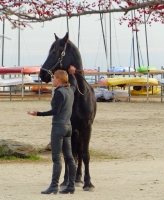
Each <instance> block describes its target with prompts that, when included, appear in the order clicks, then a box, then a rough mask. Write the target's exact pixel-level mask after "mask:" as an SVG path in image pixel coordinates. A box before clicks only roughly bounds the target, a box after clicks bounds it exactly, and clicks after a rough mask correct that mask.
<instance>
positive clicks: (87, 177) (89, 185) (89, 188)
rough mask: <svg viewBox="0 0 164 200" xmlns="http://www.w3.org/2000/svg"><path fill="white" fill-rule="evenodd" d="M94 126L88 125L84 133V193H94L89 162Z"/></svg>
mask: <svg viewBox="0 0 164 200" xmlns="http://www.w3.org/2000/svg"><path fill="white" fill-rule="evenodd" d="M91 126H92V125H88V127H87V129H85V133H83V136H84V137H83V141H82V142H83V150H82V151H83V153H82V156H83V162H84V167H85V171H84V186H83V189H84V191H92V190H93V189H94V185H93V184H92V183H91V177H90V172H89V161H90V155H89V141H90V137H91V130H92V127H91Z"/></svg>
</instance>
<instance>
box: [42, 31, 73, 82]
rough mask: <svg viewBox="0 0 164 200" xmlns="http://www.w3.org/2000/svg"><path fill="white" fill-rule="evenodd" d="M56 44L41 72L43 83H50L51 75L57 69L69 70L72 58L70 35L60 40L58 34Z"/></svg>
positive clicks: (52, 47)
mask: <svg viewBox="0 0 164 200" xmlns="http://www.w3.org/2000/svg"><path fill="white" fill-rule="evenodd" d="M54 35H55V42H54V43H53V44H52V46H51V48H50V50H49V55H48V57H47V59H46V61H45V62H44V64H43V66H42V68H41V70H40V78H41V80H42V81H43V82H46V83H48V82H50V81H51V75H52V74H53V73H54V71H56V70H57V69H63V70H67V69H68V68H69V66H70V65H71V64H73V63H72V62H71V60H72V57H71V54H70V51H69V48H70V47H69V46H70V45H69V38H68V33H66V35H65V36H64V38H62V39H59V38H58V37H57V36H56V34H54Z"/></svg>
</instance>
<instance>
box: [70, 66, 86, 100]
mask: <svg viewBox="0 0 164 200" xmlns="http://www.w3.org/2000/svg"><path fill="white" fill-rule="evenodd" d="M80 72H84V70H78V69H76V71H75V73H76V74H78V75H79V76H81V78H82V79H83V80H84V81H85V83H86V84H87V85H89V83H88V82H87V81H86V80H85V78H84V77H83V76H82V75H81V74H80ZM70 74H72V76H73V78H74V79H75V81H76V85H77V90H78V92H79V93H80V94H81V95H84V94H83V93H82V92H81V91H80V89H79V86H78V82H77V79H76V77H75V75H74V74H73V73H70ZM88 94H89V92H88ZM88 94H87V96H88Z"/></svg>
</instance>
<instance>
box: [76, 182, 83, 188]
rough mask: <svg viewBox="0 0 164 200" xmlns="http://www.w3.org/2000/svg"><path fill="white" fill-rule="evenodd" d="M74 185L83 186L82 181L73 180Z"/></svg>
mask: <svg viewBox="0 0 164 200" xmlns="http://www.w3.org/2000/svg"><path fill="white" fill-rule="evenodd" d="M75 186H76V187H82V186H83V181H75Z"/></svg>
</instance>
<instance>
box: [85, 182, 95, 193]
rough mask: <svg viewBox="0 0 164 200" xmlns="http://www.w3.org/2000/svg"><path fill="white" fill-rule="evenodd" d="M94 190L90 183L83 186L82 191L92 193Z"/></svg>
mask: <svg viewBox="0 0 164 200" xmlns="http://www.w3.org/2000/svg"><path fill="white" fill-rule="evenodd" d="M94 189H95V186H94V185H92V183H90V184H89V185H84V186H83V190H84V191H89V192H93V191H94Z"/></svg>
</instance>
